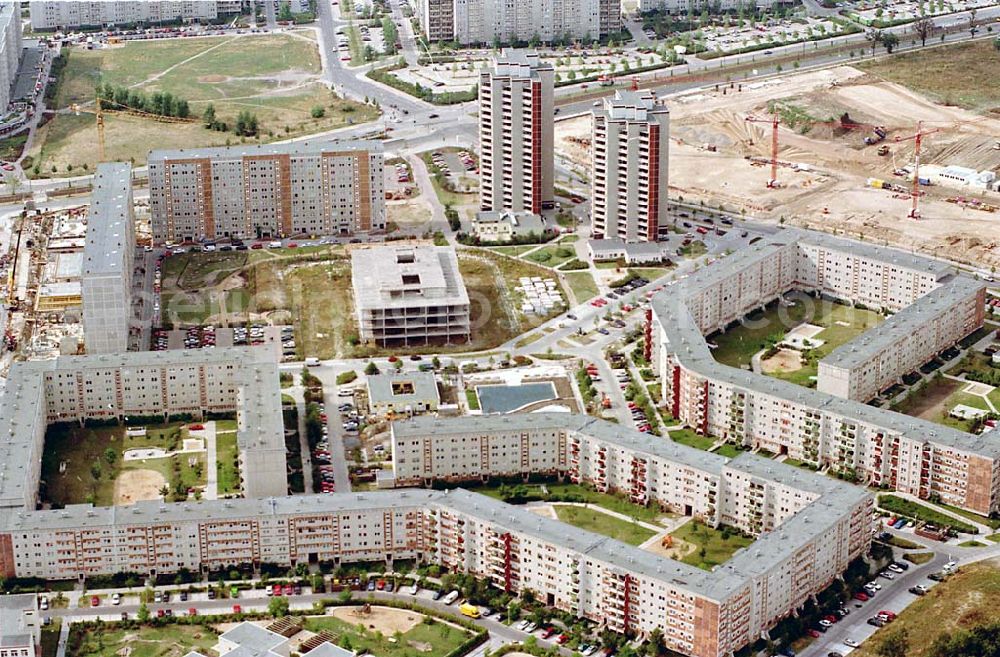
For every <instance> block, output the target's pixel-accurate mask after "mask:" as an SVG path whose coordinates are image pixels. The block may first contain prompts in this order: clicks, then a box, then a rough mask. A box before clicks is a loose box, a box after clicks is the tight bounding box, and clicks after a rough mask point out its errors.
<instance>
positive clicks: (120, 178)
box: [80, 162, 135, 354]
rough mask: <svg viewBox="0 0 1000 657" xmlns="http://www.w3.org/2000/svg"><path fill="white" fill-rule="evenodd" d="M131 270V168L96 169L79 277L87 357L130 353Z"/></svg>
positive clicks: (116, 165)
mask: <svg viewBox="0 0 1000 657" xmlns="http://www.w3.org/2000/svg"><path fill="white" fill-rule="evenodd" d="M134 266H135V209H134V205H133V202H132V166H131V165H130V164H128V163H125V162H110V163H103V164H99V165H98V166H97V173H96V175H95V176H94V191H93V192H92V193H91V195H90V210H89V212H88V214H87V241H86V243H85V244H84V247H83V267H82V272H81V276H80V285H81V291H82V295H83V333H84V345H85V346H86V348H87V353H88V354H109V353H115V352H121V351H128V338H129V328H130V325H131V320H132V272H133V269H134Z"/></svg>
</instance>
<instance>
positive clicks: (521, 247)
mask: <svg viewBox="0 0 1000 657" xmlns="http://www.w3.org/2000/svg"><path fill="white" fill-rule="evenodd" d="M537 247H538V245H537V244H518V245H516V246H491V247H488V248H489V250H490V251H495V252H497V253H502V254H503V255H508V256H513V257H515V258H516V257H517V256H519V255H521V254H522V253H524V252H525V251H530V250H532V249H534V248H537Z"/></svg>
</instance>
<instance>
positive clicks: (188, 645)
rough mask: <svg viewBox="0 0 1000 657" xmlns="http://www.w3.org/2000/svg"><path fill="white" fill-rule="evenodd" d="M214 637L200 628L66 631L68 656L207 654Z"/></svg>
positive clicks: (174, 626) (76, 628)
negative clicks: (68, 635) (68, 633)
mask: <svg viewBox="0 0 1000 657" xmlns="http://www.w3.org/2000/svg"><path fill="white" fill-rule="evenodd" d="M218 636H219V635H218V634H217V633H216V632H215V631H214V630H212V629H210V628H207V627H203V626H201V625H177V624H169V625H162V626H154V625H147V626H143V627H142V630H141V631H136V630H135V629H118V628H111V627H101V628H99V629H97V628H91V629H87V630H84V629H81V627H80V625H78V624H74V625H73V627H72V629H71V630H70V638H69V643H68V645H69V649H68V650H67V655H68V656H69V657H121V655H122V654H123V652H122V651H124V650H128V655H129V657H182V656H183V655H186V654H187V653H188V652H190V651H192V650H196V651H198V652H200V653H202V654H205V655H207V654H211V651H210V649H211V648H212V647H213V646H215V644H216V643H218V640H219V638H218Z"/></svg>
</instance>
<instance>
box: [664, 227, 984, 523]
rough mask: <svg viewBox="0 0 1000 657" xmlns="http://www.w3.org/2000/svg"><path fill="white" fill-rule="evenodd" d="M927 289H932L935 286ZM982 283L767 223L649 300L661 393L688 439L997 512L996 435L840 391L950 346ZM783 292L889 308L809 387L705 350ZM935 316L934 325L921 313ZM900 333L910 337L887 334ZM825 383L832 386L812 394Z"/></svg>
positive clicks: (968, 322)
mask: <svg viewBox="0 0 1000 657" xmlns="http://www.w3.org/2000/svg"><path fill="white" fill-rule="evenodd" d="M940 288H944V289H945V291H944V292H941V293H937V292H936V290H938V289H940ZM982 288H983V286H982V284H981V283H978V282H974V281H969V280H968V279H966V278H965V277H963V276H961V275H956V274H954V273H953V272H952V271H951V267H950V266H949V265H947V264H946V263H942V262H938V261H934V260H929V259H925V258H920V257H916V256H912V255H910V254H907V253H903V252H901V251H896V250H893V249H884V248H879V247H873V246H871V245H867V244H864V243H860V242H852V241H849V240H843V239H838V238H833V237H830V236H828V235H824V234H821V233H813V232H808V231H799V230H788V229H786V230H781V231H779V232H777V233H776V234H774V235H770V236H767V237H765V238H764V239H763V240H762V241H761V242H758V243H757V244H754V245H752V246H750V247H748V248H746V249H742V250H740V251H738V252H737V253H734V254H732V255H731V256H729V257H727V258H725V259H723V260H721V261H719V262H718V263H717V264H715V265H713V266H710V267H707V268H705V269H703V270H702V271H699V272H697V273H695V274H693V275H691V276H690V277H688V278H687V279H685V280H684V282H683V283H682V284H679V285H675V286H673V287H670V288H667V290H665V291H664V292H662V293H661V294H659V295H656V296H654V297H653V300H652V307H653V314H654V320H653V330H654V335H656V336H658V337H657V338H656V340H655V352H656V353H655V354H654V362H656V363H657V367H658V369H659V371H660V376H661V380H662V382H663V397H662V399H661V402H662V403H664V404H665V405H666V407H667V409H668V411H669V412H670V413H671V415H673V416H674V417H675V418H677V419H678V420H680V421H681V422H683V423H685V424H687V425H688V426H690V427H691V428H692V429H694V430H695V431H696V432H698V433H699V434H701V435H705V436H713V437H716V438H719V439H723V440H727V441H730V442H734V443H736V444H739V445H743V446H746V447H752V448H762V449H766V450H768V451H771V452H774V453H777V454H788V455H789V456H790V457H792V458H795V459H798V460H801V461H804V462H805V463H808V464H811V465H814V466H817V467H825V466H830V467H831V468H832V469H834V470H835V471H840V472H842V473H844V474H846V475H849V476H851V477H856V478H857V479H858V480H859V481H861V482H864V483H866V484H870V485H874V486H886V487H888V488H889V489H891V490H896V491H900V492H904V493H909V494H911V495H916V496H919V497H920V498H923V499H927V498H930V497H932V496H933V497H936V498H938V499H940V500H941V501H943V502H945V503H947V504H952V505H954V506H959V507H962V508H965V509H969V510H971V511H975V512H977V513H981V514H984V515H988V514H990V513H992V512H996V511H1000V431H996V430H994V431H988V432H987V433H984V434H982V435H972V434H968V433H964V432H962V431H957V430H955V429H952V428H950V427H947V426H943V425H939V424H935V423H933V422H930V421H927V420H922V419H920V418H916V417H911V416H908V415H903V414H901V413H896V412H894V411H890V410H886V409H882V408H875V407H872V406H869V405H867V404H864V403H861V402H860V401H856V400H855V399H852V398H851V397H852V395H853V396H858V397H859V398H863V397H864V396H865V394H866V393H864V392H863V391H864V390H866V389H876V388H879V384H878V383H877V382H878V381H882V382H888V381H895V380H896V378H898V377H900V376H902V375H903V374H905V373H907V372H909V371H911V369H910V367H909V366H910V364H912V363H914V362H916V361H917V360H919V355H920V354H922V353H929V352H931V351H933V346H932V345H936V346H938V347H940V348H944V346H950V345H951V344H954V343H955V342H956V341H958V340H960V339H962V338H963V337H964V336H965V335H966V333H967V332H970V331H974V330H976V328H978V327H979V326H981V325H982V312H983V310H982V306H983V298H984V291H983V289H982ZM790 290H800V291H804V292H810V293H813V294H817V295H822V296H826V297H831V298H835V299H840V300H843V301H847V302H851V303H858V304H864V305H865V306H868V307H870V308H880V309H885V310H888V311H892V312H895V313H896V315H895V316H894V317H893V318H890V319H889V320H888V321H887V322H886V323H887V324H888V326H886V327H885V328H886V332H885V334H884V336H880V335H879V333H880V332H881V330H882V327H875V328H874V329H871V330H870V331H869V332H868V333H866V334H864V335H862V336H861V337H860V338H859V340H856V341H855V342H857V347H856V349H857V350H856V351H854V350H852V347H851V345H853V344H854V342H851V343H847V345H845V346H846V347H847V348H846V350H845V351H841V350H839V349H838V350H835V351H834V352H833V353H831V354H830V355H829V356H828V358H829V359H830V362H829V363H824V361H820V364H819V376H818V383H817V387H818V388H819V389H818V390H816V389H811V388H806V387H803V386H798V385H795V384H794V383H790V382H788V381H783V380H780V379H776V378H772V377H768V376H764V375H761V374H756V373H753V372H749V371H746V370H741V369H737V368H733V367H728V366H726V365H723V364H721V363H719V362H717V361H716V360H715V359H714V358H713V357H712V353H711V350H710V348H709V346H708V344H707V342H706V338H705V337H704V336H709V338H710V336H711V335H712V334H713V333H715V332H716V331H720V330H723V329H725V328H726V327H727V326H729V325H730V324H733V323H735V322H737V321H739V320H740V319H741V318H743V317H744V316H745V315H747V314H748V313H749V312H751V311H753V310H756V309H759V308H760V307H761V306H763V305H765V304H768V303H771V302H774V301H777V300H778V299H780V298H781V297H782V295H784V294H785V293H786V292H788V291H790ZM972 299H978V301H972ZM945 315H949V317H948V319H947V320H945V319H944V316H945ZM951 315H953V317H952V316H951ZM896 317H898V318H899V319H896ZM935 318H936V320H937V325H936V326H928V325H927V324H925V323H924V322H927V321H935ZM904 326H905V327H906V328H905V329H904V328H903V327H904ZM906 332H908V333H909V334H911V341H909V342H907V343H904V344H900V343H899V341H898V336H899V334H900V333H906ZM924 332H926V333H927V334H928V335H927V336H921V335H918V334H921V333H924ZM841 349H844V348H843V347H842V348H841ZM824 360H825V359H824ZM829 377H834V380H832V381H828V380H827V379H828V378H829ZM831 389H833V390H836V392H838V393H841V392H843V393H844V395H843V396H840V395H835V394H831V393H830V392H824V390H831Z"/></svg>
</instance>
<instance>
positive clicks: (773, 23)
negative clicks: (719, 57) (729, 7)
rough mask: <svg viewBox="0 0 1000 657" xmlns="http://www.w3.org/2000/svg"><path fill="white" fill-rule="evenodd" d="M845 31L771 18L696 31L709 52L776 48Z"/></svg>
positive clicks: (811, 21) (830, 24)
mask: <svg viewBox="0 0 1000 657" xmlns="http://www.w3.org/2000/svg"><path fill="white" fill-rule="evenodd" d="M845 31H846V30H845V28H844V26H843V25H841V24H839V23H837V22H834V21H832V20H822V19H817V18H812V17H802V18H786V19H773V20H769V21H765V22H761V23H757V24H756V25H752V26H751V25H744V26H743V27H734V26H729V27H726V26H723V25H718V26H712V27H705V28H702V29H701V30H699V32H700V33H701V34H702V35H703V39H702V42H703V43H704V45H705V47H706V48H707V49H708V50H710V51H713V50H716V51H721V52H730V51H733V50H740V49H743V48H752V47H759V46H764V45H767V44H774V45H776V46H778V45H783V44H788V43H795V42H798V41H804V40H806V39H811V38H822V37H828V36H832V35H837V34H842V33H844V32H845Z"/></svg>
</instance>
